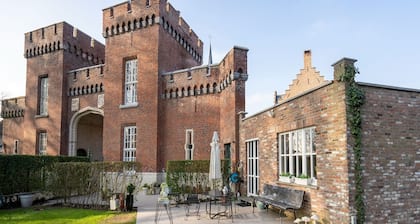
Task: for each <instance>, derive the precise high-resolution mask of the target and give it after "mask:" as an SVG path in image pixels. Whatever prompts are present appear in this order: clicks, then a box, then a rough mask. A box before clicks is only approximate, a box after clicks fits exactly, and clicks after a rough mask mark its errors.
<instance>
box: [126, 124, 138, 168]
mask: <svg viewBox="0 0 420 224" xmlns="http://www.w3.org/2000/svg"><path fill="white" fill-rule="evenodd" d="M136 139H137V128H136V126H128V127H125V128H124V148H123V161H124V162H135V161H136Z"/></svg>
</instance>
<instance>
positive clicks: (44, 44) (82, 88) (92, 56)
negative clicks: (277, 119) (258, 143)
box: [3, 0, 248, 173]
mask: <svg viewBox="0 0 420 224" xmlns="http://www.w3.org/2000/svg"><path fill="white" fill-rule="evenodd" d="M149 3H150V4H149V5H146V1H143V0H136V1H130V2H124V3H121V4H118V5H115V6H112V7H109V8H106V9H104V10H103V36H104V37H105V40H106V42H105V45H103V44H101V43H99V42H97V41H95V40H93V39H92V38H91V37H89V36H87V35H85V34H84V33H82V32H81V31H79V30H77V28H74V27H72V26H71V25H69V24H67V23H65V22H63V23H58V24H54V25H51V26H48V27H44V28H41V29H38V30H35V31H32V32H29V33H26V34H25V57H26V58H27V87H26V92H27V96H26V97H25V98H24V99H23V100H24V101H23V103H21V104H20V107H21V108H22V111H23V110H24V113H23V112H22V114H21V116H19V118H16V117H14V116H10V117H7V116H5V118H6V119H5V133H10V136H9V137H5V139H4V141H5V143H6V148H7V149H9V148H10V147H12V144H11V143H12V142H13V141H15V140H19V141H20V142H21V143H22V145H21V146H20V149H21V151H19V152H18V153H23V154H38V153H39V148H38V145H39V142H38V135H39V133H40V132H45V133H47V137H48V139H47V147H46V149H47V151H46V154H48V155H70V156H74V155H78V154H79V153H82V154H81V155H84V154H88V155H90V156H91V158H92V159H93V160H108V161H121V160H122V159H123V148H124V128H125V127H127V126H135V127H136V131H137V136H136V145H137V146H136V159H137V161H139V162H141V163H142V165H143V171H145V172H152V173H156V172H160V171H161V170H162V169H164V168H165V165H166V161H168V160H182V159H185V158H186V147H187V145H186V132H187V130H188V131H191V132H192V142H191V145H192V149H193V154H192V157H193V159H208V158H209V152H210V145H209V144H210V142H211V137H212V134H213V132H214V131H218V132H219V133H220V138H221V143H222V144H223V145H228V146H229V147H230V150H231V155H232V159H233V160H236V159H237V158H238V157H239V154H238V153H239V151H238V148H239V146H238V144H237V143H238V142H239V132H238V128H239V126H238V125H239V116H238V115H237V113H238V112H239V111H243V110H245V81H246V80H247V75H246V73H247V51H248V50H247V49H245V48H242V47H234V48H233V49H232V50H231V51H230V52H228V53H227V55H226V56H225V58H224V59H223V60H222V61H221V62H220V63H217V64H212V65H202V57H203V43H202V41H201V40H200V39H199V38H198V36H197V35H196V34H195V33H194V31H193V30H192V29H191V28H190V27H189V26H188V24H187V23H186V22H185V21H184V20H183V18H182V17H180V13H179V11H177V10H175V9H174V8H173V7H172V6H171V5H170V4H169V3H168V2H167V1H165V0H151V1H149ZM132 59H136V60H137V66H138V67H137V74H136V75H137V85H136V91H137V92H136V93H137V94H136V96H137V99H138V100H137V103H136V104H133V105H125V101H124V97H125V95H124V94H125V91H126V90H125V86H124V85H125V69H126V68H125V63H126V61H128V60H132ZM43 77H48V104H47V113H46V114H42V115H41V114H40V112H39V108H40V101H41V99H40V98H41V92H40V91H41V90H40V88H41V85H40V79H41V78H43ZM9 101H11V100H9ZM9 101H7V102H9ZM5 102H6V101H5ZM14 110H15V109H14V108H13V107H12V106H11V105H9V104H7V105H6V106H5V107H4V108H3V111H4V113H8V111H14ZM23 114H24V116H23ZM9 127H18V128H14V129H13V131H11V130H10V129H9ZM7 152H8V153H13V152H12V151H11V150H8V151H7Z"/></svg>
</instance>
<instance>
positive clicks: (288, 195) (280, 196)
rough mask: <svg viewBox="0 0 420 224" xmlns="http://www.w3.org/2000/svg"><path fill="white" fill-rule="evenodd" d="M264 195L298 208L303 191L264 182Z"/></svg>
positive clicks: (301, 200)
mask: <svg viewBox="0 0 420 224" xmlns="http://www.w3.org/2000/svg"><path fill="white" fill-rule="evenodd" d="M263 189H264V195H265V196H268V197H270V198H271V199H272V200H274V201H280V202H284V203H287V204H289V205H292V206H293V207H297V208H300V207H301V206H302V202H303V195H304V194H305V191H301V190H296V189H291V188H285V187H281V186H275V185H271V184H264V188H263Z"/></svg>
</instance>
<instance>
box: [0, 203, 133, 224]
mask: <svg viewBox="0 0 420 224" xmlns="http://www.w3.org/2000/svg"><path fill="white" fill-rule="evenodd" d="M0 223H8V224H13V223H19V224H20V223H23V224H25V223H28V224H29V223H30V224H41V223H42V224H49V223H51V224H53V223H54V224H56V223H57V224H64V223H66V224H67V223H70V224H82V223H120V224H132V223H136V212H115V211H104V210H92V209H78V208H61V207H41V208H39V207H38V208H34V207H32V208H27V209H10V210H0Z"/></svg>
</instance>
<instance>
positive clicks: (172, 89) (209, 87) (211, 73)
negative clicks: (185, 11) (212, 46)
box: [162, 46, 248, 99]
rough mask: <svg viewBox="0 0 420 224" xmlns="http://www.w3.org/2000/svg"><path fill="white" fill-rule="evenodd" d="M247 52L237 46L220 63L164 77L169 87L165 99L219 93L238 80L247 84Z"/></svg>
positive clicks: (164, 95) (170, 73) (169, 73)
mask: <svg viewBox="0 0 420 224" xmlns="http://www.w3.org/2000/svg"><path fill="white" fill-rule="evenodd" d="M246 52H248V49H246V48H242V47H237V46H235V47H234V48H233V49H232V50H231V51H229V52H228V54H227V55H226V56H225V57H224V59H223V60H222V61H221V62H220V63H218V64H212V65H203V66H196V67H192V68H187V69H181V70H176V71H172V72H166V73H164V74H162V78H163V80H164V83H165V84H166V86H165V88H164V90H163V91H164V92H163V93H162V99H175V98H182V97H188V96H199V95H205V94H217V93H220V92H222V91H224V90H225V89H227V88H229V87H230V86H231V85H232V84H233V82H235V81H246V80H247V79H248V75H247V74H246Z"/></svg>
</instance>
